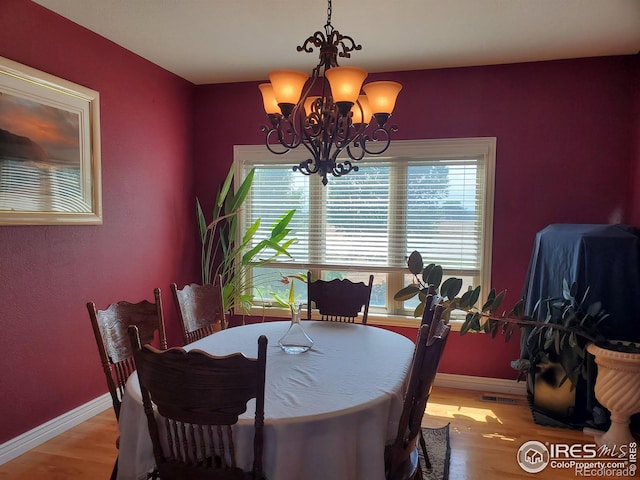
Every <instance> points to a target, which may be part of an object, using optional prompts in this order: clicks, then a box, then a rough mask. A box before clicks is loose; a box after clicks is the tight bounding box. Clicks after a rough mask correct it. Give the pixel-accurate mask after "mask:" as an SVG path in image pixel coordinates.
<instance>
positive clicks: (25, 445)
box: [0, 393, 112, 465]
mask: <svg viewBox="0 0 640 480" xmlns="http://www.w3.org/2000/svg"><path fill="white" fill-rule="evenodd" d="M107 408H112V403H111V395H109V394H108V393H105V394H104V395H102V396H100V397H98V398H95V399H93V400H91V401H90V402H87V403H85V404H84V405H80V406H79V407H77V408H74V409H73V410H70V411H68V412H67V413H63V414H62V415H60V416H59V417H57V418H54V419H53V420H49V421H48V422H46V423H43V424H42V425H40V426H38V427H36V428H34V429H32V430H29V431H28V432H25V433H23V434H22V435H19V436H17V437H15V438H12V439H11V440H9V441H8V442H5V443H3V444H2V445H0V465H2V464H5V463H7V462H8V461H10V460H13V459H14V458H16V457H18V456H20V455H22V454H23V453H26V452H28V451H29V450H31V449H32V448H35V447H37V446H38V445H41V444H43V443H44V442H46V441H47V440H51V439H52V438H53V437H55V436H57V435H60V434H61V433H62V432H65V431H67V430H69V429H70V428H73V427H75V426H76V425H78V424H80V423H82V422H84V421H85V420H88V419H89V418H91V417H93V416H94V415H97V414H98V413H100V412H103V411H104V410H106V409H107Z"/></svg>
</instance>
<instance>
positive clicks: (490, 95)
mask: <svg viewBox="0 0 640 480" xmlns="http://www.w3.org/2000/svg"><path fill="white" fill-rule="evenodd" d="M639 58H640V57H638V56H629V57H607V58H593V59H581V60H567V61H554V62H542V63H525V64H515V65H501V66H487V67H473V68H452V69H445V70H424V71H414V72H396V73H392V74H384V75H382V74H380V75H372V76H370V77H371V78H374V79H382V78H386V79H390V80H397V81H399V82H401V83H402V84H403V85H404V87H403V90H402V92H401V93H400V97H399V99H398V103H397V106H396V111H395V113H394V115H393V121H394V123H395V124H397V125H398V127H399V129H400V130H399V132H398V135H397V138H399V139H419V138H447V137H476V136H492V137H493V136H495V137H497V169H496V194H495V216H494V241H493V286H494V287H495V288H498V289H507V291H508V294H507V301H506V305H509V304H511V303H514V302H515V301H517V300H518V298H519V296H520V292H521V290H522V286H523V281H524V278H525V275H526V272H527V267H528V263H529V257H530V254H531V250H532V247H533V241H534V237H535V234H536V232H538V231H539V230H541V229H543V228H544V227H545V226H547V225H549V224H551V223H611V222H622V221H629V220H628V219H629V218H630V215H631V213H630V211H629V210H630V203H631V201H630V198H631V192H630V189H631V185H630V182H629V180H628V178H629V175H630V172H631V170H632V167H633V162H634V161H637V158H636V157H637V156H636V157H634V155H635V153H634V152H635V150H634V149H635V148H636V147H635V143H634V141H635V140H637V131H635V133H634V129H633V121H634V116H637V113H634V109H633V101H632V100H633V99H634V94H635V91H636V90H637V83H634V79H635V76H634V71H635V70H637V65H638V62H639ZM312 61H313V59H312V58H311V57H310V59H309V63H310V65H311V64H312ZM354 63H356V59H355V58H354ZM258 83H259V82H250V83H242V84H227V85H208V86H201V87H198V93H197V97H198V105H197V110H196V112H197V113H196V120H195V125H196V129H197V133H196V138H197V141H196V173H197V179H198V180H197V183H196V189H197V191H198V192H203V193H204V192H207V191H208V190H209V187H210V184H211V178H215V177H216V176H217V175H219V174H220V171H219V170H218V169H223V171H226V169H227V168H228V165H230V163H231V161H232V156H233V145H235V144H259V143H262V141H263V138H262V133H261V132H260V130H259V128H258V127H259V126H260V125H262V124H263V123H264V122H265V115H264V112H263V111H262V110H261V107H262V105H261V100H260V94H259V91H258V89H257V84H258ZM216 123H218V124H221V125H222V127H219V126H216V127H215V128H214V127H213V125H216ZM634 135H635V140H634ZM211 165H215V167H214V168H212V167H211ZM223 165H224V167H223ZM636 201H637V198H636ZM401 330H402V332H403V333H406V334H407V335H409V336H411V332H408V333H407V331H406V330H405V329H401ZM518 354H519V345H518V342H517V341H513V342H511V343H510V344H508V345H506V346H505V345H504V342H503V340H501V339H497V340H491V339H490V338H489V336H483V335H467V336H464V337H460V336H459V335H458V334H454V335H452V338H450V340H449V343H448V345H447V350H446V352H445V355H444V358H443V361H442V364H441V369H440V370H441V371H443V372H447V373H459V374H466V375H479V376H489V377H499V378H514V373H515V372H514V371H513V370H512V369H511V368H510V365H509V362H510V361H511V360H513V359H515V358H517V357H518Z"/></svg>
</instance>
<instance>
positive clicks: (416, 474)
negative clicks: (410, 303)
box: [385, 305, 450, 480]
mask: <svg viewBox="0 0 640 480" xmlns="http://www.w3.org/2000/svg"><path fill="white" fill-rule="evenodd" d="M441 315H442V306H440V305H438V306H436V307H435V312H434V322H436V323H435V324H434V325H422V326H421V327H420V331H419V333H418V340H417V342H416V348H415V351H414V356H413V362H412V365H411V373H410V376H409V386H408V388H407V393H406V394H405V398H404V403H403V407H402V414H401V416H400V422H399V424H398V432H397V435H396V439H395V441H394V442H393V444H391V445H388V446H387V448H386V449H385V475H386V477H385V478H386V480H408V479H422V469H421V467H420V462H419V456H418V443H419V448H421V449H422V453H423V456H424V459H425V462H426V463H427V465H426V466H427V468H431V464H430V462H429V455H428V453H427V445H426V442H425V441H424V438H423V436H422V428H421V423H422V418H423V416H424V411H425V409H426V407H427V401H428V399H429V395H430V394H431V388H432V386H433V382H434V380H435V377H436V372H437V370H438V365H439V363H440V358H441V357H442V352H443V351H444V347H445V344H446V342H447V338H448V335H449V330H450V327H449V325H445V323H444V322H443V321H442V320H441V319H440V316H441Z"/></svg>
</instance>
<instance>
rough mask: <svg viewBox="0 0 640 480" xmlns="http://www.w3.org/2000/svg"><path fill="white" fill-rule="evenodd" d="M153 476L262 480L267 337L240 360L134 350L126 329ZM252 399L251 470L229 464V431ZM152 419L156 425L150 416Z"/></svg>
mask: <svg viewBox="0 0 640 480" xmlns="http://www.w3.org/2000/svg"><path fill="white" fill-rule="evenodd" d="M129 335H130V338H131V345H132V346H133V349H134V358H135V361H136V367H137V377H138V381H139V387H140V391H141V394H142V402H143V405H144V411H145V415H146V417H147V424H148V427H149V428H148V431H149V436H150V438H151V443H152V445H153V455H154V458H155V463H156V472H155V474H157V475H154V476H156V477H157V476H158V475H159V478H161V479H162V480H182V479H207V480H245V479H246V480H248V479H253V480H261V479H262V478H263V476H262V447H263V426H264V384H265V366H266V360H267V338H266V337H265V336H260V337H259V338H258V341H257V346H256V350H257V358H247V357H245V356H244V355H243V354H241V353H236V354H232V355H226V356H224V357H214V356H212V355H209V354H207V353H205V352H202V351H199V350H191V351H189V352H187V351H185V350H184V349H182V348H171V349H169V350H164V351H162V350H157V349H155V348H154V347H152V346H150V345H144V346H142V345H140V337H139V336H138V329H137V327H136V326H131V327H129ZM249 399H254V400H255V408H254V409H253V411H252V412H247V413H251V414H253V415H254V434H253V463H252V468H251V470H250V471H244V470H242V469H240V468H239V467H238V465H237V462H236V455H235V452H236V446H235V443H234V439H233V435H232V430H231V428H230V426H231V425H234V424H235V423H236V422H237V421H238V416H239V415H240V414H242V413H244V412H246V411H247V401H248V400H249ZM156 409H157V414H158V418H156V411H155V410H156Z"/></svg>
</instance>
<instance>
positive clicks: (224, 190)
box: [214, 164, 233, 216]
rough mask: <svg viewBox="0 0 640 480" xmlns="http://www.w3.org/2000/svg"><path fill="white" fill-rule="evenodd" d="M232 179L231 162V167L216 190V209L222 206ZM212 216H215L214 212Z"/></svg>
mask: <svg viewBox="0 0 640 480" xmlns="http://www.w3.org/2000/svg"><path fill="white" fill-rule="evenodd" d="M232 181H233V164H232V165H231V168H230V169H229V172H228V173H227V178H225V180H224V183H223V184H222V186H221V187H220V190H219V191H218V196H217V198H216V206H217V207H218V209H220V208H222V206H223V205H224V202H225V200H226V198H227V195H228V194H229V191H230V189H231V182H232ZM214 216H217V215H215V214H214Z"/></svg>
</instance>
